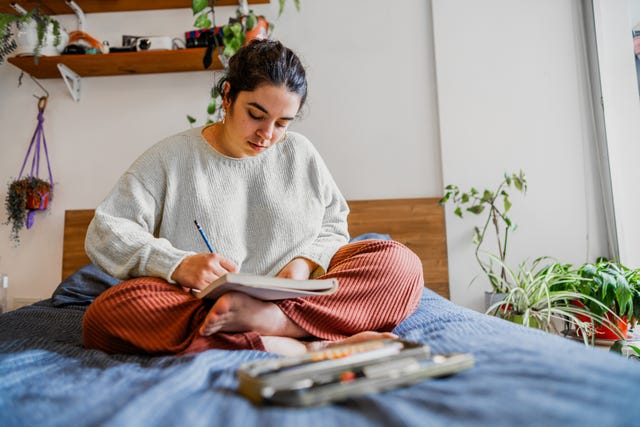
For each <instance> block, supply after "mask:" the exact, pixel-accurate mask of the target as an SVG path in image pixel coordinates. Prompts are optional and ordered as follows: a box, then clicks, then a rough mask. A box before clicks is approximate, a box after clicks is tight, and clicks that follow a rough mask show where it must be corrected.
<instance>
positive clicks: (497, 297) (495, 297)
mask: <svg viewBox="0 0 640 427" xmlns="http://www.w3.org/2000/svg"><path fill="white" fill-rule="evenodd" d="M506 296H507V294H504V293H499V292H490V291H485V292H484V311H485V312H486V311H487V310H488V309H489V307H491V306H492V305H493V304H495V303H497V302H499V301H502V300H504V299H505V298H506Z"/></svg>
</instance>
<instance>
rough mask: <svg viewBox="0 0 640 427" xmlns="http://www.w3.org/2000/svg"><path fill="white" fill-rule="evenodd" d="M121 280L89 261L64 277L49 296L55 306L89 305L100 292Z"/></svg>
mask: <svg viewBox="0 0 640 427" xmlns="http://www.w3.org/2000/svg"><path fill="white" fill-rule="evenodd" d="M121 281H122V280H120V279H117V278H115V277H113V276H110V275H108V274H107V273H105V272H104V271H102V270H100V269H99V268H98V267H97V266H96V265H95V264H93V263H90V264H87V265H85V266H84V267H82V268H80V269H79V270H77V271H75V272H74V273H73V274H71V275H70V276H69V277H67V278H66V279H64V280H63V281H62V282H61V283H60V284H59V285H58V287H57V288H56V290H55V291H54V292H53V295H52V296H51V299H52V303H53V305H54V306H56V307H64V306H66V305H89V304H91V303H92V302H93V300H94V299H96V297H97V296H98V295H100V294H101V293H102V292H104V291H106V290H107V289H109V288H110V287H111V286H114V285H117V284H118V283H120V282H121Z"/></svg>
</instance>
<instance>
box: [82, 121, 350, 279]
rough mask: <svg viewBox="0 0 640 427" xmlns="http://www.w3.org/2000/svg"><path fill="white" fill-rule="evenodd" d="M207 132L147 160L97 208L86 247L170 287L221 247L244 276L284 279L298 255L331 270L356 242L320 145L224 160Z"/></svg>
mask: <svg viewBox="0 0 640 427" xmlns="http://www.w3.org/2000/svg"><path fill="white" fill-rule="evenodd" d="M201 131H202V128H195V129H190V130H188V131H185V132H182V133H180V134H178V135H174V136H172V137H169V138H167V139H165V140H163V141H161V142H159V143H158V144H156V145H154V146H153V147H151V148H150V149H149V150H147V151H146V152H145V153H144V154H142V155H141V156H140V157H139V158H138V159H137V160H136V161H135V162H134V163H133V165H132V166H131V167H130V168H129V170H128V171H127V172H126V173H125V174H124V175H123V176H122V177H121V178H120V179H119V181H118V182H117V184H116V186H115V187H114V189H113V190H112V191H111V192H110V194H109V195H108V196H107V197H106V199H105V200H104V201H103V202H102V203H101V204H100V206H99V207H98V208H97V209H96V212H95V217H94V219H93V221H92V222H91V224H90V226H89V229H88V232H87V238H86V241H85V249H86V251H87V254H88V255H89V258H91V260H92V261H93V262H94V263H95V264H96V265H98V266H99V267H101V268H102V269H103V270H105V271H107V272H108V273H110V274H111V275H114V276H116V277H119V278H123V279H124V278H129V277H136V276H156V277H162V278H164V279H166V280H168V281H171V279H170V278H171V275H172V274H173V271H174V270H175V269H176V267H177V266H178V264H180V262H181V261H182V260H183V259H184V258H185V257H186V256H188V255H191V254H194V253H197V252H207V251H208V249H207V247H206V245H205V243H204V241H203V240H202V237H201V236H200V234H199V233H198V230H197V229H196V227H195V224H194V220H197V221H198V222H199V223H200V225H201V226H202V228H203V230H204V231H205V232H206V234H207V235H208V237H209V240H210V242H211V244H212V246H213V248H214V249H215V250H216V251H217V252H219V253H220V254H222V255H224V256H226V257H228V258H231V259H232V260H233V261H235V262H236V263H237V264H238V266H239V269H240V271H241V272H244V273H253V274H264V275H271V276H272V275H275V274H277V273H278V272H279V271H280V270H281V269H282V268H283V267H284V266H285V265H286V264H287V263H288V262H289V261H291V260H292V259H293V258H295V257H299V256H301V257H305V258H308V259H310V260H312V261H314V262H316V263H317V264H319V265H320V266H321V267H322V268H323V269H325V270H326V268H327V266H328V264H329V261H330V260H331V258H332V257H333V255H334V254H335V252H336V251H337V250H338V249H339V248H340V246H342V245H344V244H345V243H347V241H348V237H349V236H348V231H347V215H348V213H349V209H348V206H347V204H346V201H345V200H344V197H343V196H342V195H341V193H340V191H339V190H338V188H337V186H336V184H335V182H334V181H333V179H332V177H331V175H330V173H329V171H328V169H327V168H326V166H325V164H324V162H323V161H322V159H321V157H320V155H319V154H318V152H317V151H316V150H315V148H314V147H313V145H312V144H311V142H309V140H308V139H306V138H305V137H303V136H302V135H300V134H297V133H294V132H288V136H287V138H286V140H285V141H282V142H280V143H277V144H274V145H273V146H272V147H270V148H269V149H267V150H266V151H265V152H263V153H261V154H259V155H258V156H255V157H248V158H242V159H236V158H230V157H226V156H223V155H222V154H220V153H218V152H217V151H216V150H214V149H213V148H212V147H211V146H210V145H209V144H208V143H207V142H206V140H205V139H204V138H203V137H202V135H201Z"/></svg>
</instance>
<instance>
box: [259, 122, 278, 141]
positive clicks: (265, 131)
mask: <svg viewBox="0 0 640 427" xmlns="http://www.w3.org/2000/svg"><path fill="white" fill-rule="evenodd" d="M274 130H275V125H274V124H273V123H267V124H265V125H264V126H262V127H261V128H259V129H258V135H259V136H260V138H262V139H268V140H269V141H271V138H273V132H274Z"/></svg>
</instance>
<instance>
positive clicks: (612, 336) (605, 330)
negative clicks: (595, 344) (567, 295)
mask: <svg viewBox="0 0 640 427" xmlns="http://www.w3.org/2000/svg"><path fill="white" fill-rule="evenodd" d="M573 304H575V305H577V306H578V307H583V308H584V304H582V303H581V302H580V301H573ZM576 317H577V318H578V319H579V320H580V321H581V322H590V321H591V320H590V319H589V318H588V317H587V316H585V315H582V314H576ZM604 317H605V318H606V319H607V320H609V321H610V322H611V323H615V325H616V326H617V327H618V329H620V331H621V332H622V337H623V338H622V339H624V338H627V337H628V336H629V322H628V321H627V318H626V317H621V318H618V319H613V320H612V319H611V315H610V314H609V313H605V314H604ZM614 320H615V321H614ZM594 326H595V330H594V334H595V338H596V339H605V340H619V339H621V337H620V336H619V335H618V334H617V333H616V332H615V331H613V330H611V328H609V327H607V326H606V325H594ZM576 334H577V335H578V336H579V337H581V336H582V330H581V329H580V328H578V327H577V326H576Z"/></svg>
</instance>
